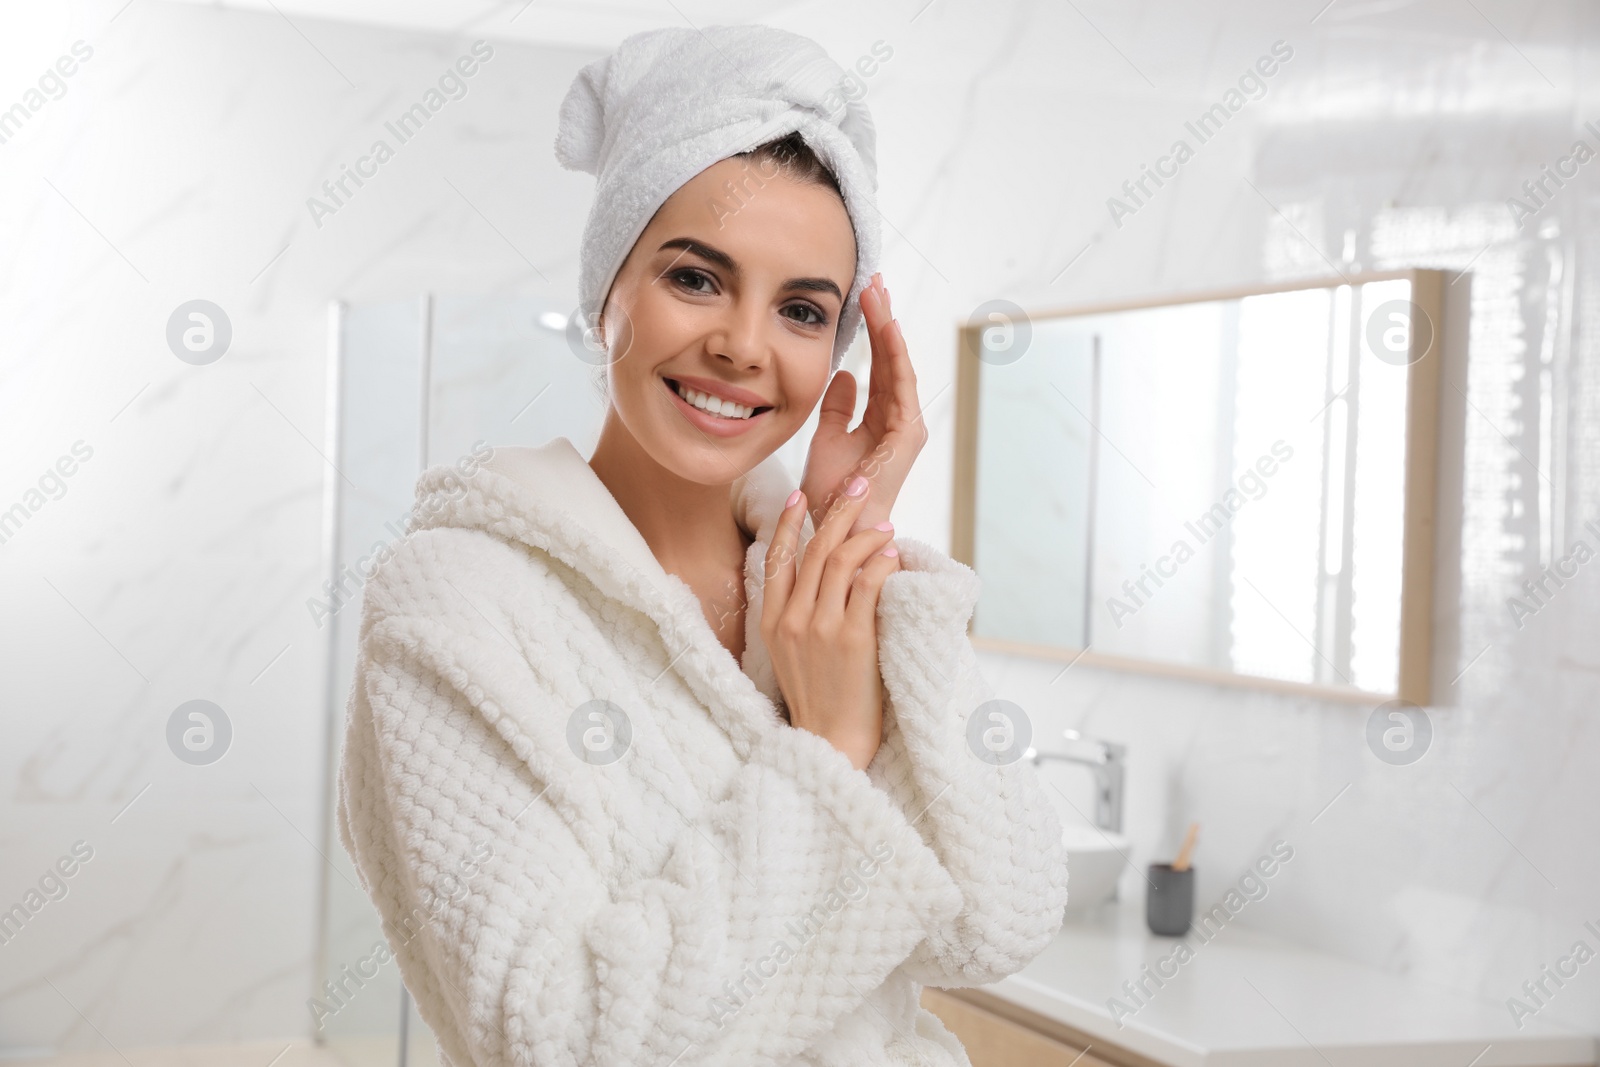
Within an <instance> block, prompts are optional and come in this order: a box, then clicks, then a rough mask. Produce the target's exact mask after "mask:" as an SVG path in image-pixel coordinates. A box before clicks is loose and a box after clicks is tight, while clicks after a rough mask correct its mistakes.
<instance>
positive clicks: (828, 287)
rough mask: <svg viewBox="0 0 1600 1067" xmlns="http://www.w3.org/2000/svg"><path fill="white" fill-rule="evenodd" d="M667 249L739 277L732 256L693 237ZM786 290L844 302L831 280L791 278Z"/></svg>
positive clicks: (663, 246)
mask: <svg viewBox="0 0 1600 1067" xmlns="http://www.w3.org/2000/svg"><path fill="white" fill-rule="evenodd" d="M667 248H679V249H682V250H683V251H685V252H690V253H693V254H694V255H697V256H699V257H700V258H701V259H703V260H706V261H707V262H708V263H715V264H716V265H717V266H719V267H721V268H722V269H723V270H725V271H727V272H728V273H729V274H731V275H733V276H734V277H735V278H737V277H738V276H739V264H737V263H735V262H734V260H733V257H732V256H730V255H728V253H726V252H724V251H722V250H721V249H719V248H712V247H711V246H710V245H708V244H703V243H701V242H699V241H696V240H695V239H694V238H692V237H674V238H672V239H671V240H669V241H662V242H661V249H667ZM661 249H658V250H657V251H660V250H661ZM674 262H676V260H674ZM784 288H786V289H803V290H805V291H807V292H813V293H832V294H833V295H834V296H835V297H836V298H837V299H838V300H839V302H840V303H843V302H844V294H843V293H842V292H840V291H839V286H838V285H837V284H836V283H835V282H834V281H833V280H832V279H831V278H790V279H789V280H788V281H787V282H786V283H784Z"/></svg>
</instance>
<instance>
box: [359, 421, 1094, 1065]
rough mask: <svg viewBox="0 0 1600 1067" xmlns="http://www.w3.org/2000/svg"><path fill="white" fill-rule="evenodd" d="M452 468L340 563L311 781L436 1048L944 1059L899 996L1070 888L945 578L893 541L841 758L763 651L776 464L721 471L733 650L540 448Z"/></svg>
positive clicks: (600, 487)
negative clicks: (384, 534)
mask: <svg viewBox="0 0 1600 1067" xmlns="http://www.w3.org/2000/svg"><path fill="white" fill-rule="evenodd" d="M457 477H458V476H457V475H456V474H455V472H454V471H453V469H452V468H449V467H444V466H441V467H435V468H432V469H430V470H428V471H426V472H424V473H423V475H422V476H421V478H420V479H419V480H418V483H417V495H418V499H419V501H422V500H423V499H425V498H426V499H428V500H431V501H433V502H435V503H442V507H440V508H439V509H438V510H437V511H435V512H434V513H433V514H432V515H431V516H429V517H425V518H422V519H421V520H420V524H419V525H420V527H421V528H419V529H417V530H416V531H414V532H412V533H411V534H409V535H408V536H407V537H406V538H404V540H403V541H401V542H400V544H399V545H398V546H397V547H396V549H395V552H394V555H393V556H392V557H391V558H389V559H388V560H387V561H385V562H384V563H383V564H382V565H381V567H380V568H379V570H378V572H377V574H376V575H375V576H374V577H373V578H372V579H371V580H370V581H369V582H368V584H367V585H366V587H365V592H364V601H363V604H362V613H361V637H360V653H359V657H358V662H357V666H356V676H355V682H354V686H353V688H352V691H351V694H350V699H349V704H348V709H347V719H346V733H345V740H344V751H343V756H342V760H341V763H340V768H339V791H338V826H339V837H340V840H341V841H342V842H343V844H344V847H345V848H346V849H347V850H348V851H349V852H350V854H351V856H352V858H353V859H354V861H355V865H356V868H357V870H358V871H359V872H360V875H361V882H362V885H363V886H364V887H365V889H366V891H367V892H368V893H369V894H371V896H372V899H373V902H374V903H375V905H376V906H377V908H378V911H379V913H380V914H381V916H382V918H383V922H384V931H385V935H386V937H387V938H388V941H389V945H390V947H391V949H392V951H393V952H394V953H395V955H396V957H397V959H398V963H399V967H400V971H401V975H402V976H403V978H404V980H405V984H406V986H407V988H408V989H410V991H411V994H412V996H413V997H414V998H415V1000H416V1004H417V1009H418V1011H419V1012H420V1013H421V1015H422V1017H423V1019H425V1020H426V1021H427V1023H428V1025H429V1026H431V1027H432V1028H433V1031H434V1034H435V1036H436V1037H437V1039H438V1043H439V1048H440V1052H441V1055H442V1056H443V1058H444V1062H447V1063H449V1064H451V1065H453V1067H469V1065H484V1067H487V1065H502V1064H518V1065H533V1064H538V1065H541V1067H545V1065H551V1067H553V1065H557V1064H594V1065H607V1067H611V1065H615V1067H634V1065H645V1067H667V1065H669V1064H674V1063H676V1064H680V1065H683V1067H690V1065H702V1064H731V1065H740V1067H744V1065H755V1064H796V1065H799V1064H808V1065H811V1064H814V1065H837V1067H868V1065H874V1064H907V1065H910V1064H922V1065H927V1067H949V1065H962V1067H965V1065H967V1063H968V1061H967V1057H966V1054H965V1053H964V1052H963V1051H962V1049H961V1046H960V1044H959V1043H958V1042H957V1041H956V1040H955V1038H954V1037H953V1036H952V1035H951V1034H950V1033H949V1032H948V1031H947V1030H946V1029H945V1028H944V1027H943V1026H942V1025H941V1024H940V1022H939V1020H938V1019H937V1018H936V1017H935V1016H933V1015H932V1014H931V1013H929V1012H927V1011H926V1010H924V1009H922V1008H921V1006H920V1004H919V996H920V991H921V987H922V986H923V985H932V986H944V987H953V986H968V985H978V984H982V983H986V982H992V981H995V980H996V979H999V978H1001V977H1003V976H1004V975H1007V974H1010V973H1012V972H1014V971H1016V970H1018V969H1019V968H1021V967H1022V966H1023V965H1025V964H1026V963H1027V962H1028V961H1029V960H1031V959H1032V958H1033V957H1034V956H1035V955H1037V954H1038V953H1039V952H1040V951H1041V950H1042V949H1043V948H1044V947H1045V945H1046V944H1047V943H1048V942H1049V941H1050V939H1051V938H1052V937H1053V936H1054V935H1055V933H1056V931H1057V930H1058V928H1059V927H1060V924H1061V919H1062V907H1063V906H1064V904H1065V903H1066V897H1067V893H1066V884H1067V870H1066V856H1065V852H1064V850H1063V848H1062V844H1061V830H1060V825H1059V822H1058V820H1057V816H1056V813H1055V809H1054V808H1053V807H1052V804H1051V801H1050V800H1049V798H1048V796H1047V795H1046V794H1045V793H1044V792H1043V791H1042V790H1041V788H1040V786H1039V784H1038V779H1037V778H1036V776H1035V774H1034V772H1033V769H1032V767H1031V765H1029V764H1028V763H1027V762H1026V761H1019V762H1015V763H1012V764H1009V765H1004V766H996V765H995V763H994V761H992V760H989V761H986V760H983V759H980V758H978V756H976V755H975V754H974V750H973V748H972V747H971V746H969V743H968V740H967V738H968V730H967V727H968V719H969V716H970V715H971V713H972V712H973V711H974V709H976V708H978V706H979V705H981V704H983V703H984V702H985V701H987V700H989V699H992V697H993V693H992V690H990V689H989V688H988V687H987V685H986V684H985V682H984V681H983V679H982V677H981V675H980V674H979V672H978V670H977V663H976V658H975V656H974V654H973V650H972V645H971V643H970V641H969V640H968V638H967V633H966V622H967V619H968V617H969V615H970V614H971V612H972V609H973V605H974V603H975V601H976V599H977V595H978V588H979V583H978V579H977V576H976V575H975V574H974V573H973V572H972V570H971V569H970V568H968V567H966V566H965V565H963V564H961V563H957V562H955V561H954V560H952V559H950V558H949V557H948V556H947V555H945V554H943V553H941V552H939V551H937V550H935V549H933V548H932V547H930V546H928V545H926V544H924V543H922V542H920V541H916V540H913V539H911V538H907V537H899V538H897V542H896V543H897V544H898V546H899V549H900V559H901V563H902V569H901V570H900V571H898V572H896V573H894V574H891V575H890V576H889V578H888V580H887V582H886V583H885V585H884V588H883V591H882V593H881V594H880V599H879V609H878V640H879V657H880V668H881V672H882V675H883V681H884V686H885V691H886V694H887V699H886V701H885V714H884V741H883V746H882V748H881V749H880V750H879V752H878V754H877V756H876V758H875V759H874V760H873V762H872V763H871V764H870V765H869V767H868V768H867V770H866V771H858V770H856V769H855V768H854V767H853V766H852V765H851V763H850V761H849V759H848V758H847V757H846V756H845V755H843V754H842V753H841V752H839V751H838V750H837V749H835V748H834V747H833V746H832V745H831V744H829V743H828V742H827V741H825V740H824V739H823V738H821V737H820V736H818V735H816V734H813V733H810V732H808V731H806V730H802V729H798V728H796V727H792V726H790V725H789V724H788V723H787V722H786V721H785V717H784V716H783V714H782V709H781V703H780V702H781V694H780V693H779V691H778V688H777V685H776V683H775V682H774V680H773V674H772V669H771V661H770V659H769V658H768V657H767V655H766V650H765V647H764V646H763V644H762V642H761V634H760V629H759V624H760V618H761V577H762V572H763V561H764V559H765V554H766V549H767V543H768V542H769V541H770V538H771V534H772V531H773V529H774V527H775V525H776V522H777V517H778V513H779V512H780V511H781V509H782V506H783V501H784V499H785V498H786V497H787V496H788V494H789V491H790V490H791V489H792V488H793V485H792V483H791V482H790V481H789V480H788V476H787V474H786V472H785V470H784V468H783V467H782V465H781V464H780V463H779V462H778V461H777V459H776V458H775V457H774V458H769V459H768V460H767V461H766V462H765V463H763V464H762V465H761V466H760V467H758V468H757V469H756V470H755V471H752V472H751V473H750V474H749V475H747V476H745V477H744V478H741V479H739V480H738V481H737V482H735V483H734V485H733V489H732V493H733V501H734V506H735V514H736V515H737V516H738V519H739V522H740V525H741V526H742V527H743V528H744V529H745V530H746V531H747V532H749V533H751V534H753V535H755V536H756V538H757V540H756V542H755V543H754V544H752V545H751V546H750V549H749V554H748V556H747V558H746V571H745V585H746V595H747V597H748V609H747V614H746V623H745V640H746V647H745V653H744V656H743V662H742V663H739V662H736V661H735V660H734V657H733V656H732V655H730V654H729V652H728V650H727V649H726V648H725V647H724V646H723V645H722V644H721V643H720V642H719V641H718V640H717V637H716V634H715V633H714V631H713V630H712V628H711V626H710V624H709V623H708V621H707V619H706V617H705V614H704V611H703V609H702V606H701V603H700V601H699V600H698V599H697V598H696V596H695V594H694V592H693V591H691V589H690V588H689V586H688V585H687V583H685V582H683V581H682V580H681V579H679V578H678V577H677V576H675V575H671V574H668V573H667V572H666V571H664V570H663V569H662V568H661V566H660V564H659V563H658V562H657V561H656V559H655V557H654V555H653V554H652V553H651V551H650V548H649V546H648V545H647V544H646V543H645V541H644V539H643V537H642V536H641V535H640V534H639V532H638V530H637V528H635V527H634V525H633V524H632V523H631V522H630V521H629V520H628V518H627V516H626V514H625V513H624V512H623V511H622V509H621V507H620V506H619V505H618V504H617V502H616V500H615V499H614V498H613V497H612V496H611V494H610V493H609V492H608V491H607V489H606V488H605V485H604V484H603V483H602V482H601V481H600V480H599V478H598V477H596V476H595V474H594V472H593V470H592V468H590V467H589V465H588V463H587V462H586V461H585V460H584V458H583V457H582V456H581V455H580V454H579V453H578V451H577V449H576V448H575V447H574V446H573V445H572V443H571V442H570V441H569V440H567V439H566V438H564V437H558V438H556V439H554V440H552V441H551V442H549V443H548V444H546V445H543V446H540V447H537V448H498V449H495V450H494V455H493V458H492V459H491V460H490V461H489V462H488V463H487V464H486V465H484V466H483V467H481V468H479V469H478V470H476V471H475V472H474V473H473V475H472V476H471V477H470V478H467V479H465V480H464V484H463V483H462V482H459V481H453V480H452V479H455V478H457ZM806 531H807V534H808V535H809V532H810V522H809V520H808V521H807V523H806ZM596 701H607V702H609V706H610V707H614V708H617V709H620V710H621V714H622V715H623V716H625V717H626V719H625V724H624V728H623V729H620V730H619V729H616V728H615V727H614V725H613V724H612V723H610V722H608V720H607V719H606V718H605V717H604V716H599V717H596V716H592V715H591V714H590V713H591V712H593V711H594V710H595V709H597V708H600V709H605V708H606V707H607V705H602V704H597V703H593V702H596ZM596 731H598V732H596ZM596 742H598V743H596ZM596 752H598V753H600V755H599V756H596V755H595V753H596ZM618 753H620V758H614V759H612V757H615V756H616V755H617V754H618ZM607 759H612V761H611V762H605V760H607Z"/></svg>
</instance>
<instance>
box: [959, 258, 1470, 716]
mask: <svg viewBox="0 0 1600 1067" xmlns="http://www.w3.org/2000/svg"><path fill="white" fill-rule="evenodd" d="M1445 274H1446V272H1445V271H1439V270H1398V271H1373V272H1366V273H1360V274H1353V275H1349V276H1339V277H1334V278H1316V279H1302V280H1298V281H1291V282H1283V283H1281V284H1275V285H1260V286H1248V287H1238V288H1228V289H1217V290H1210V291H1202V292H1195V293H1186V294H1181V295H1177V296H1165V297H1160V298H1147V299H1137V300H1125V301H1117V302H1111V303H1104V304H1095V305H1091V306H1084V307H1070V308H1055V309H1046V310H1043V311H1038V312H1029V313H1028V317H1029V320H1030V321H1032V322H1041V321H1044V320H1049V319H1062V318H1073V317H1079V316H1084V315H1102V314H1106V313H1108V312H1117V311H1134V310H1138V309H1141V308H1156V307H1169V306H1173V305H1178V304H1196V303H1207V302H1212V301H1219V300H1238V299H1241V298H1243V297H1247V296H1259V295H1263V294H1268V293H1287V292H1296V291H1301V290H1307V289H1336V288H1338V287H1339V286H1341V285H1349V286H1360V285H1366V284H1368V283H1370V282H1383V281H1394V280H1397V279H1407V280H1409V281H1410V282H1411V300H1412V302H1413V303H1415V304H1416V305H1417V306H1418V307H1420V308H1421V309H1422V311H1423V312H1424V313H1425V314H1426V315H1427V316H1428V317H1429V319H1430V320H1432V325H1433V331H1432V337H1430V338H1428V339H1427V341H1428V344H1429V347H1428V348H1427V349H1426V350H1424V351H1422V352H1417V351H1416V348H1417V347H1418V334H1417V331H1415V330H1413V331H1412V333H1411V345H1412V352H1411V354H1410V359H1411V362H1410V365H1409V366H1408V368H1407V379H1406V475H1405V518H1404V520H1403V525H1404V535H1403V536H1404V545H1403V548H1402V555H1401V578H1400V652H1399V672H1398V678H1397V685H1396V691H1395V692H1393V693H1376V692H1372V691H1370V690H1365V689H1357V688H1355V687H1353V686H1329V685H1322V684H1317V683H1309V682H1293V681H1286V680H1283V679H1278V678H1268V677H1265V676H1261V675H1250V674H1237V673H1235V672H1232V671H1224V670H1218V669H1216V668H1214V667H1199V666H1193V665H1189V664H1183V663H1175V662H1165V661H1162V660H1154V659H1142V658H1136V657H1131V656H1119V655H1111V654H1108V653H1103V652H1095V651H1094V650H1093V649H1092V648H1090V649H1080V648H1067V647H1064V646H1057V645H1039V644H1031V643H1028V642H1022V641H1012V640H1008V639H1004V638H995V637H984V636H981V635H979V634H977V633H976V632H972V631H973V627H974V625H975V621H976V615H974V618H973V619H972V620H969V621H968V624H967V625H968V630H969V633H970V636H971V639H972V643H973V645H974V646H975V647H978V648H982V649H989V650H991V651H996V652H1004V653H1009V654H1013V655H1026V656H1035V657H1040V658H1044V659H1053V660H1067V661H1070V662H1071V663H1077V662H1079V661H1082V662H1084V663H1087V664H1089V665H1091V666H1099V667H1109V668H1112V669H1116V670H1125V671H1133V672H1137V673H1142V674H1158V675H1164V676H1168V677H1176V678H1187V679H1190V680H1194V681H1202V682H1212V683H1219V684H1223V685H1236V686H1244V687H1248V688H1253V689H1267V690H1272V691H1276V692H1283V693H1290V694H1298V695H1314V696H1318V697H1323V698H1329V699H1334V700H1340V701H1346V702H1350V703H1357V704H1377V703H1381V702H1383V701H1385V700H1393V699H1399V700H1404V701H1408V702H1410V703H1412V704H1416V705H1419V706H1426V705H1427V704H1429V703H1430V699H1431V695H1432V692H1431V691H1432V664H1433V585H1434V574H1433V571H1434V527H1435V515H1434V511H1435V495H1436V493H1435V487H1436V484H1437V481H1438V455H1439V388H1440V381H1441V378H1440V372H1439V367H1440V364H1441V362H1442V359H1443V348H1444V323H1445V320H1444V294H1445V285H1446V282H1445ZM989 326H990V324H989V323H984V322H977V323H965V324H963V325H961V326H960V327H959V328H958V329H957V335H956V415H955V420H956V425H955V462H954V464H953V473H954V485H953V486H952V505H951V512H950V514H951V531H950V555H951V556H952V558H954V559H958V560H960V561H961V562H963V563H965V564H967V566H969V567H970V566H973V561H974V560H975V559H976V558H977V557H976V551H975V549H976V540H977V538H976V532H977V514H976V501H977V490H978V484H977V482H978V429H979V428H978V388H979V382H980V377H981V376H980V372H981V370H982V361H981V360H980V358H979V355H978V353H979V351H980V349H981V343H982V333H983V331H984V330H986V329H988V328H989ZM1094 432H1095V433H1096V434H1098V433H1099V432H1100V431H1099V429H1098V427H1096V428H1094ZM980 577H981V575H980Z"/></svg>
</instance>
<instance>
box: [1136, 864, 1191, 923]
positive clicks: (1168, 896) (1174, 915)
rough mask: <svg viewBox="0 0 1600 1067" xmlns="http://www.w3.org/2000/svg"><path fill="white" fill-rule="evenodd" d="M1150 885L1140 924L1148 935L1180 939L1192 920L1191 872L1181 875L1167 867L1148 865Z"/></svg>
mask: <svg viewBox="0 0 1600 1067" xmlns="http://www.w3.org/2000/svg"><path fill="white" fill-rule="evenodd" d="M1149 877H1150V884H1149V887H1148V892H1147V893H1146V895H1145V901H1144V920H1145V922H1146V924H1148V925H1149V927H1150V932H1151V933H1152V934H1157V935H1159V936H1161V937H1182V936H1183V935H1184V934H1187V933H1188V932H1189V923H1190V922H1191V921H1193V919H1194V868H1193V867H1188V868H1185V869H1184V870H1181V871H1175V870H1173V869H1172V864H1170V863H1152V864H1151V865H1150V876H1149Z"/></svg>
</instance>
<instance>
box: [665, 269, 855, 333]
mask: <svg viewBox="0 0 1600 1067" xmlns="http://www.w3.org/2000/svg"><path fill="white" fill-rule="evenodd" d="M672 279H673V281H675V282H676V283H677V284H678V285H680V286H682V287H683V288H684V289H686V290H687V291H689V292H691V293H701V294H705V293H710V292H712V291H713V290H711V289H702V288H700V287H699V286H698V285H691V284H689V281H694V282H702V281H703V282H706V283H707V284H710V285H713V286H714V285H715V282H714V281H713V280H712V278H711V276H710V275H708V274H707V273H706V272H705V271H703V270H696V269H695V268H694V267H684V268H682V269H681V270H675V271H673V272H672ZM686 279H687V280H688V281H686ZM783 310H785V311H804V312H807V313H809V314H810V315H813V316H815V318H813V319H810V320H805V319H795V321H796V322H798V323H799V324H800V325H801V326H826V325H828V316H827V313H826V312H824V311H823V310H822V309H821V308H819V307H817V305H815V304H812V303H809V302H807V301H801V302H799V303H797V304H788V305H786V306H785V307H784V309H783ZM791 317H792V316H791Z"/></svg>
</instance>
